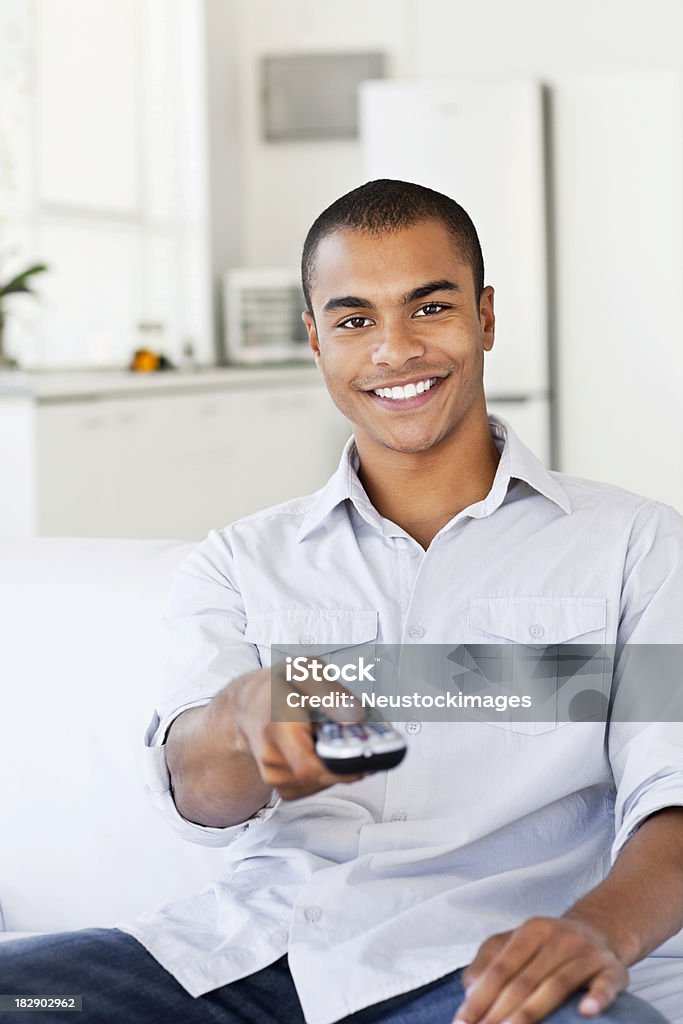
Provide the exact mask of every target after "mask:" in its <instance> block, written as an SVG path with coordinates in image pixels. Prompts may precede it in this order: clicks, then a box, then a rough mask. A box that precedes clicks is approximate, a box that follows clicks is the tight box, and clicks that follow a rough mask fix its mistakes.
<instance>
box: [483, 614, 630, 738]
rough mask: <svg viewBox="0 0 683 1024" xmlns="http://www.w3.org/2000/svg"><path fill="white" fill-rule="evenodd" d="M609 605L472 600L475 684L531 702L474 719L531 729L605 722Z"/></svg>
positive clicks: (609, 661)
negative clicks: (585, 722) (607, 618)
mask: <svg viewBox="0 0 683 1024" xmlns="http://www.w3.org/2000/svg"><path fill="white" fill-rule="evenodd" d="M606 610H607V609H606V600H605V598H600V597H595V598H589V597H569V596H568V597H545V596H538V597H534V596H529V597H493V598H477V599H476V600H473V601H471V602H470V606H469V615H468V639H469V644H468V651H469V653H470V654H471V656H472V659H473V661H474V662H475V664H476V671H475V673H474V674H473V676H472V688H473V689H476V688H477V686H478V687H479V691H480V692H488V693H490V694H491V695H495V696H498V697H499V698H501V697H502V696H505V695H507V696H508V697H512V696H514V697H515V698H517V699H518V700H519V701H521V699H522V698H527V699H529V698H530V699H531V702H532V706H531V708H529V709H526V708H525V707H524V705H523V703H522V704H521V706H520V707H518V708H517V709H515V710H510V709H508V710H505V711H501V712H497V711H496V710H488V711H487V712H486V714H485V716H484V715H483V714H482V712H479V713H478V714H477V715H476V717H477V718H478V720H480V721H485V723H486V724H487V725H492V726H495V727H497V728H501V729H507V730H509V731H510V732H514V733H525V734H527V735H530V736H532V735H537V734H539V733H544V732H548V731H550V730H552V729H556V728H557V727H558V726H560V725H564V724H566V723H568V722H572V721H604V720H605V715H606V709H607V701H608V699H609V690H610V684H611V666H612V659H611V656H610V652H609V649H608V648H607V647H606V643H605V640H606ZM500 645H505V646H504V647H503V648H501V646H500Z"/></svg>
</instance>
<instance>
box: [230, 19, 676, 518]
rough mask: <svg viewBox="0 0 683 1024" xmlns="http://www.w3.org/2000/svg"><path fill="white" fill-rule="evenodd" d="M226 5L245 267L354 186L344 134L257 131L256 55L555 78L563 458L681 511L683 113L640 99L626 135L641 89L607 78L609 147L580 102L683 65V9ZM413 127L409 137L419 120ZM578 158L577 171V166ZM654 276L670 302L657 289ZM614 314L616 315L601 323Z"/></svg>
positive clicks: (294, 240)
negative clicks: (348, 57) (309, 138)
mask: <svg viewBox="0 0 683 1024" xmlns="http://www.w3.org/2000/svg"><path fill="white" fill-rule="evenodd" d="M233 10H234V12H235V32H236V39H235V40H234V41H233V43H232V44H231V45H235V46H236V49H237V52H238V53H239V62H240V74H239V83H240V85H239V88H240V97H239V100H240V102H239V109H240V127H239V137H238V139H237V140H236V142H238V144H239V147H240V150H241V161H242V178H243V189H242V190H241V192H240V203H241V207H240V208H241V222H242V250H241V258H242V262H243V263H244V264H247V265H253V266H265V265H269V264H295V263H296V262H297V261H298V256H299V250H300V245H301V242H302V239H303V235H304V233H305V231H306V229H307V227H308V225H309V223H310V222H311V220H312V219H313V218H314V217H315V216H316V215H317V213H319V212H320V210H321V209H323V207H324V206H325V205H327V203H329V202H330V201H331V200H332V199H333V198H335V197H336V196H338V195H340V194H342V193H343V192H344V191H347V190H348V189H350V188H353V187H354V186H355V185H357V184H358V183H359V182H360V180H362V179H361V159H360V153H359V147H358V145H357V144H356V143H354V142H319V143H305V144H303V143H296V144H293V143H289V144H287V143H279V144H266V143H264V142H262V141H261V140H260V138H259V118H258V91H257V87H256V81H257V79H256V71H257V59H258V57H259V56H260V55H261V54H266V53H284V52H297V51H308V50H325V49H328V50H339V49H345V48H348V49H371V48H380V49H382V50H383V51H384V52H385V53H386V54H387V55H388V57H389V72H390V73H391V74H392V75H395V76H400V77H410V76H423V75H444V74H458V73H472V72H481V73H492V72H497V73H500V72H508V71H515V72H524V73H527V74H531V75H534V76H537V77H538V78H539V79H541V80H542V81H544V82H545V83H547V84H548V85H549V86H550V87H551V95H552V93H553V87H554V88H555V93H554V95H555V102H554V105H553V107H552V113H553V122H552V140H553V150H554V158H555V160H554V162H555V165H556V171H558V172H559V171H560V170H561V169H562V168H561V167H559V168H558V167H557V160H558V155H561V163H562V166H563V167H564V170H565V172H567V173H565V174H564V176H563V175H562V174H560V173H556V174H555V175H554V178H553V182H552V183H551V184H552V188H553V191H554V194H555V221H556V229H557V231H558V232H559V231H560V230H562V231H563V232H564V234H563V235H562V236H561V237H559V236H558V239H557V241H558V244H557V249H556V253H555V267H554V271H555V287H556V293H557V294H556V298H557V306H556V324H555V336H556V342H557V344H558V346H559V352H558V358H557V369H558V377H559V379H558V382H557V383H558V388H557V390H558V409H559V434H560V458H559V462H558V468H561V469H563V470H565V471H568V472H573V473H576V474H578V475H584V476H590V477H594V478H600V479H607V480H612V481H614V482H616V483H619V484H621V485H622V486H626V487H628V488H630V489H633V490H638V491H641V492H644V493H648V494H650V495H652V496H653V497H657V498H660V499H662V500H666V501H669V502H671V503H673V504H676V505H677V506H678V507H680V508H683V457H682V454H683V453H682V447H681V442H680V441H679V440H678V436H679V435H678V432H677V429H676V427H677V424H676V420H675V390H676V383H677V382H678V381H681V382H683V344H682V343H681V340H682V339H681V316H680V310H681V301H680V289H681V279H682V278H683V255H682V252H681V248H682V242H681V239H682V226H681V219H682V218H681V194H682V189H683V180H681V170H680V158H679V156H678V155H677V149H676V147H677V146H678V144H679V143H678V140H679V138H680V133H681V118H680V117H679V116H678V114H677V112H676V110H675V109H674V107H675V103H674V101H673V100H672V98H671V95H670V94H669V98H668V100H667V104H668V110H667V112H666V116H667V117H668V118H669V120H667V121H665V120H664V112H663V111H662V110H661V109H652V110H650V111H648V110H647V108H646V107H644V106H643V104H640V105H639V106H638V107H637V109H636V110H634V111H633V116H634V118H635V119H636V120H635V121H634V124H635V123H636V121H637V122H638V127H637V129H636V130H634V131H633V132H632V135H631V137H630V138H629V131H628V126H629V120H628V118H629V108H628V107H627V106H626V104H628V103H630V102H631V100H632V97H633V83H632V82H631V84H630V85H629V87H628V88H627V89H625V90H624V92H623V95H621V96H620V86H619V83H618V82H617V83H616V85H615V89H614V90H613V94H612V97H611V100H609V101H608V100H607V99H605V97H604V96H603V100H602V101H601V102H603V104H606V106H605V111H606V116H607V118H608V122H610V121H611V120H612V117H611V114H610V111H613V110H614V109H617V108H619V104H620V102H621V101H623V104H622V106H621V109H620V117H618V118H617V121H618V122H619V123H618V128H617V130H616V131H615V132H614V133H613V136H612V140H611V143H610V142H608V141H605V140H606V138H607V137H606V136H604V137H603V136H602V135H601V133H600V131H599V119H598V112H597V111H596V110H595V109H592V107H591V102H590V99H585V98H584V100H582V98H581V97H582V90H583V85H582V81H581V76H583V75H586V74H596V73H597V74H604V73H612V74H617V73H618V74H627V75H628V74H629V73H633V72H641V71H648V72H649V71H673V72H675V73H677V74H681V73H683V49H682V48H681V46H680V40H681V38H683V4H681V3H680V2H679V0H651V2H650V3H649V4H647V5H643V4H641V3H640V2H637V0H620V2H618V0H601V2H600V3H599V4H595V3H594V2H591V0H553V3H547V0H477V2H476V3H472V2H471V0H352V2H347V3H345V4H343V5H342V4H340V3H338V2H337V0H288V2H287V3H286V4H283V3H281V2H279V0H249V2H248V3H247V2H246V0H233ZM624 81H627V80H626V79H625V80H624ZM560 86H562V89H560V88H559V87H560ZM584 97H585V94H584ZM582 103H583V110H584V112H585V114H586V116H588V117H590V118H592V123H591V125H590V128H589V130H587V134H586V136H585V138H586V144H585V145H584V146H582V145H581V124H580V123H579V124H577V120H576V117H577V112H579V111H580V110H581V108H582ZM615 105H616V107H615ZM586 127H587V129H588V125H587V126H586ZM605 127H606V128H607V123H606V124H605ZM405 130H406V131H407V132H411V133H413V134H414V137H415V144H416V145H419V139H420V125H419V124H410V125H406V126H405ZM643 131H645V133H646V135H647V142H646V143H645V145H644V146H643V147H641V150H640V152H641V155H643V154H645V155H646V154H647V151H648V147H649V153H650V158H649V159H647V158H646V159H644V160H642V161H640V163H639V164H638V165H636V166H634V164H633V162H632V159H631V160H630V162H629V159H630V158H632V157H633V156H634V154H636V153H637V152H638V151H639V147H638V142H637V139H638V132H641V133H642V132H643ZM601 140H602V141H601ZM577 146H579V149H578V150H577ZM615 147H616V148H615ZM619 152H621V153H622V154H623V157H622V158H620V157H619V155H618V154H619ZM568 154H569V155H568ZM657 154H659V156H658V155H657ZM572 162H573V167H574V171H575V173H570V170H571V165H572ZM657 166H659V173H654V172H655V171H656V169H657ZM653 175H654V176H653ZM639 184H642V188H639V187H638V186H639ZM627 197H628V198H630V199H631V200H632V202H634V203H636V206H637V216H636V217H635V218H631V223H632V225H633V230H632V232H631V234H630V243H629V242H626V243H625V242H624V233H623V231H621V230H619V226H620V225H623V217H622V212H621V209H620V206H619V203H618V202H617V201H616V200H617V199H618V198H621V199H625V198H627ZM603 199H607V200H608V201H607V202H603ZM609 200H611V201H609ZM653 200H654V205H652V203H653ZM598 230H599V231H600V232H601V233H600V235H599V236H598V234H597V233H596V232H597V231H598ZM579 234H580V236H581V238H580V240H581V241H582V243H583V244H578V242H579ZM629 244H630V248H629ZM634 278H635V279H637V280H638V282H639V283H638V284H635V282H634ZM492 283H495V282H492ZM658 283H659V289H658ZM662 287H666V298H665V299H663V298H662V297H660V296H659V295H658V291H659V290H660V289H661V288H662ZM606 309H611V310H612V311H613V312H614V316H613V317H612V318H611V319H610V317H609V315H608V314H607V313H606ZM577 310H578V311H580V312H578V313H577ZM598 352H599V353H600V356H599V358H596V354H597V353H598ZM625 353H628V357H627V358H625ZM619 445H621V446H622V447H621V449H619V447H618V446H619Z"/></svg>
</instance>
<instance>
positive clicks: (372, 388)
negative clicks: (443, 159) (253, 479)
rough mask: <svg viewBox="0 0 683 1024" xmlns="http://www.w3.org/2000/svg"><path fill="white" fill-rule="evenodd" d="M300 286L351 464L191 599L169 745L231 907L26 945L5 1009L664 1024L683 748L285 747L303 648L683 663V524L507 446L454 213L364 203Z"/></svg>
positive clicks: (651, 738) (652, 739)
mask: <svg viewBox="0 0 683 1024" xmlns="http://www.w3.org/2000/svg"><path fill="white" fill-rule="evenodd" d="M302 271H303V284H304V291H305V295H306V301H307V306H308V308H307V310H306V312H305V313H304V321H305V323H306V327H307V330H308V334H309V339H310V345H311V349H312V351H313V353H314V356H315V359H316V363H317V365H318V367H319V369H320V370H321V372H322V374H323V376H324V378H325V382H326V385H327V387H328V389H329V392H330V394H331V396H332V398H333V400H334V401H335V403H336V404H337V406H338V407H339V408H340V410H341V411H342V412H343V413H344V414H345V415H346V416H347V417H348V418H349V420H350V421H351V424H352V426H353V438H352V439H350V441H349V443H348V444H347V446H346V448H345V450H344V453H343V455H342V459H341V463H340V467H339V470H338V471H337V472H336V473H335V475H334V476H333V477H332V478H331V480H330V481H329V482H328V484H327V485H326V486H325V487H323V488H322V489H321V490H320V491H318V492H317V493H316V494H314V495H312V496H308V497H305V498H301V499H297V500H294V501H289V502H286V503H284V504H282V505H280V506H276V507H275V508H272V509H268V510H266V511H264V512H260V513H257V514H255V515H252V516H248V517H246V518H245V519H243V520H240V521H239V522H237V523H233V524H232V525H231V526H229V527H227V528H226V529H224V530H221V531H220V532H212V533H211V534H210V535H209V537H208V539H207V540H206V541H205V542H204V543H203V544H201V545H200V546H199V547H198V548H197V549H196V550H195V551H194V552H193V553H192V554H191V555H190V556H189V558H187V559H186V561H185V562H184V563H183V565H182V566H181V567H180V569H179V570H178V572H177V574H176V578H175V582H174V587H173V591H172V593H171V596H170V599H169V604H168V610H167V621H168V624H169V627H170V631H171V642H172V650H171V659H170V665H169V672H168V679H167V685H166V689H165V692H164V696H163V700H162V703H161V706H160V708H159V710H158V713H157V714H155V716H154V719H153V722H152V725H151V727H150V730H149V733H148V737H147V741H148V744H149V750H148V756H149V764H150V769H151V770H150V791H151V793H152V797H153V799H154V801H155V802H156V804H157V805H158V807H159V809H160V810H161V811H162V812H163V813H165V814H166V815H167V816H168V818H169V821H170V822H171V824H172V825H173V827H174V828H175V830H176V831H177V832H178V834H180V835H182V836H184V837H185V838H187V839H189V840H191V841H195V842H199V843H204V844H206V845H212V846H225V847H226V852H225V858H226V860H225V864H226V867H225V872H224V875H223V876H222V877H221V878H220V879H219V880H218V881H216V882H215V883H213V884H212V885H211V886H209V887H208V888H207V889H205V890H204V891H203V892H202V893H201V894H199V895H198V896H196V897H193V898H189V899H185V900H180V901H175V902H173V903H171V904H168V905H164V906H162V907H158V908H155V909H153V910H151V911H150V912H149V913H147V914H143V915H141V916H140V917H139V918H137V919H136V920H135V921H127V922H120V923H119V927H118V929H108V930H107V929H104V930H85V931H83V932H76V933H70V934H67V935H63V936H56V937H47V938H38V939H32V940H21V941H18V942H14V943H9V944H7V947H5V949H2V948H0V982H1V984H2V985H4V988H3V989H2V990H3V991H18V990H19V989H21V990H23V991H27V990H29V989H31V988H33V989H35V986H36V984H37V982H36V978H40V979H41V985H40V987H41V990H42V991H46V990H47V989H46V987H45V986H46V984H47V986H48V987H50V983H51V984H56V985H58V987H59V989H61V990H62V991H63V990H64V987H65V986H67V987H69V988H71V990H72V991H73V990H75V987H77V986H78V985H81V988H80V989H79V991H81V990H83V986H86V977H85V975H86V974H88V973H89V975H90V978H91V979H93V980H91V981H90V982H88V983H87V984H88V985H89V988H86V991H91V992H93V995H92V996H91V997H90V1004H89V1005H90V1006H91V1007H92V1011H91V1016H90V1017H89V1018H88V1019H92V1020H103V1021H104V1020H107V1021H109V1020H114V1019H116V1020H119V1019H120V1018H121V1016H122V1015H123V1014H124V1013H125V1015H126V1017H127V1018H128V1019H129V1020H131V1021H138V1020H139V1021H148V1020H152V1019H155V1020H156V1019H164V1020H165V1021H169V1020H178V1021H180V1020H182V1021H183V1022H185V1021H194V1020H211V1021H214V1020H215V1021H220V1022H225V1024H232V1022H234V1021H253V1022H275V1021H278V1022H296V1021H303V1020H305V1021H307V1022H308V1024H332V1022H333V1021H341V1020H346V1019H347V1018H348V1019H349V1020H353V1021H354V1022H356V1024H369V1022H371V1021H373V1022H378V1024H379V1022H383V1024H398V1022H405V1024H422V1022H425V1024H426V1022H427V1021H429V1022H430V1024H433V1022H441V1021H443V1022H444V1024H450V1022H451V1021H452V1020H453V1019H457V1020H458V1021H464V1022H467V1024H503V1022H505V1024H535V1022H537V1021H541V1020H545V1021H552V1022H553V1024H559V1022H563V1024H569V1022H577V1021H580V1020H585V1019H589V1018H591V1017H595V1016H596V1015H598V1016H599V1019H600V1020H601V1021H610V1022H617V1021H619V1022H622V1021H629V1022H641V1024H644V1022H655V1021H659V1022H661V1021H662V1020H663V1019H664V1018H663V1017H662V1016H661V1015H660V1014H659V1013H658V1012H657V1011H656V1010H655V1009H654V1008H653V1007H651V1006H650V1005H648V1004H647V1003H646V1002H645V1001H643V1000H640V999H638V998H636V997H634V996H633V995H631V994H628V993H626V992H625V989H626V987H627V985H628V981H629V975H628V968H629V967H630V966H631V965H633V964H636V963H637V962H638V961H641V960H643V958H644V957H646V956H647V954H648V953H649V952H651V951H652V950H653V949H655V948H656V947H658V946H659V945H660V944H661V943H663V942H664V941H665V940H666V939H667V938H668V937H669V936H672V935H674V934H675V933H676V932H677V931H678V930H679V929H681V928H682V927H683V885H682V884H681V879H682V874H683V867H682V865H683V744H682V743H681V737H680V727H679V726H678V725H676V724H669V725H667V724H665V723H663V722H654V721H653V722H651V723H648V722H642V721H641V722H631V721H627V720H623V721H615V720H613V721H612V722H611V723H610V725H609V727H607V726H606V724H605V722H604V721H603V722H600V721H579V722H569V721H566V722H564V721H562V719H561V717H560V716H559V715H554V716H551V717H550V720H548V721H545V722H541V723H539V722H537V721H530V722H524V721H519V720H513V719H509V720H498V721H494V720H485V721H476V722H475V721H470V722H460V723H454V722H438V721H430V722H423V721H420V720H419V718H418V717H417V716H416V717H415V719H413V720H411V721H409V722H407V723H406V724H405V725H398V728H399V729H404V730H405V732H406V738H407V741H408V748H409V749H408V755H407V757H406V759H405V761H404V762H403V763H402V764H401V765H400V766H399V767H397V768H395V769H393V770H392V771H390V772H377V773H374V774H371V775H366V776H365V777H362V778H359V777H357V776H356V777H352V778H342V777H340V776H338V775H334V774H331V773H330V772H329V771H328V770H326V769H325V768H324V767H323V765H322V764H321V762H320V760H319V759H318V758H317V756H316V754H315V748H314V734H313V728H312V726H311V724H310V723H309V722H308V721H307V720H300V721H272V720H271V685H272V686H273V687H274V690H273V693H274V694H275V695H278V694H279V693H281V692H282V690H283V689H284V688H286V687H287V683H286V681H285V679H284V677H283V675H282V673H281V670H278V671H277V672H273V680H272V684H271V671H270V667H269V666H270V661H271V652H272V651H273V650H274V649H276V648H277V646H278V644H283V643H291V644H299V643H303V644H315V645H318V646H317V647H316V650H317V651H318V652H319V650H320V647H322V648H323V649H326V650H327V651H330V652H331V651H333V650H335V649H339V648H344V649H345V650H347V652H348V651H350V652H353V651H354V650H364V651H367V650H368V649H369V648H372V647H373V646H374V645H375V644H378V643H381V644H397V645H398V644H409V645H414V644H420V643H424V644H477V643H484V644H485V643H491V642H496V643H497V642H499V641H501V640H502V641H504V642H505V641H507V642H513V643H517V644H519V643H521V644H530V643H531V644H538V643H539V642H540V641H543V643H546V644H551V645H554V644H562V643H565V642H569V643H582V642H584V641H585V642H588V643H590V644H604V645H610V644H615V645H616V646H617V648H618V650H619V651H623V650H624V648H625V645H626V644H627V643H628V644H654V643H671V644H673V643H678V642H680V641H681V640H682V639H683V627H682V625H681V616H680V608H681V606H682V602H683V521H682V520H681V518H680V516H678V514H677V513H676V512H674V510H673V509H671V508H669V507H667V506H665V505H662V504H660V503H658V502H656V501H650V500H648V499H645V498H642V497H639V496H638V495H634V494H630V493H628V492H625V491H622V490H621V489H619V488H616V487H612V486H609V485H607V484H600V483H594V482H591V481H584V480H577V479H574V478H571V477H568V476H565V475H563V474H559V473H551V472H548V471H546V470H545V469H544V468H543V467H542V466H541V464H540V463H539V462H538V461H537V460H536V459H535V458H534V456H533V455H532V454H531V452H529V451H528V449H526V448H525V447H524V446H523V445H522V443H521V442H520V441H519V439H518V438H517V437H516V436H515V434H514V432H513V431H512V430H511V429H510V428H509V427H508V426H507V424H505V423H504V421H502V420H500V419H498V418H496V417H487V411H486V403H485V396H484V391H483V383H482V380H483V363H484V353H485V352H488V351H490V350H491V348H492V346H493V341H494V309H493V289H492V288H491V287H484V268H483V261H482V257H481V251H480V248H479V242H478V239H477V235H476V231H475V229H474V226H473V225H472V223H471V221H470V219H469V217H468V216H467V214H466V213H465V211H464V210H462V208H461V207H459V206H458V205H457V204H456V203H454V202H453V201H452V200H450V199H448V198H447V197H445V196H442V195H440V194H439V193H435V192H432V191H431V190H429V189H425V188H422V187H420V186H417V185H412V184H408V183H404V182H395V181H379V182H370V183H368V184H366V185H364V186H362V187H361V188H359V189H356V190H355V191H353V192H351V193H349V194H348V195H346V196H344V197H342V198H341V199H340V200H338V201H337V202H336V203H334V204H333V205H332V206H331V207H330V208H329V209H328V210H326V211H325V212H324V213H323V214H321V216H320V217H319V218H318V220H317V221H316V222H315V223H314V225H313V227H312V228H311V230H310V232H309V235H308V237H307V240H306V243H305V246H304V254H303V261H302ZM311 429H315V424H311ZM300 457H302V458H305V452H302V453H300ZM275 660H276V659H275ZM316 685H317V690H316V692H318V693H321V692H323V689H322V687H321V684H316ZM331 688H334V687H332V686H331ZM304 689H305V687H304ZM331 713H332V714H335V712H331ZM356 713H357V711H356ZM610 860H611V861H612V862H613V864H612V867H611V869H610ZM12 947H13V948H12ZM143 947H145V948H143ZM150 953H151V954H152V956H150V955H149V954H150ZM285 954H286V955H285ZM12 971H14V974H13V975H12V974H11V972H12ZM79 972H80V973H79ZM10 976H12V977H13V978H14V979H15V980H14V982H13V984H12V987H11V988H9V989H8V987H7V986H8V985H9V984H10V982H9V980H8V979H9V977H10ZM47 979H49V983H48V980H47ZM81 979H82V982H81ZM60 982H61V984H60ZM27 986H28V988H27ZM680 991H681V992H683V984H682V985H681V986H680ZM95 992H96V993H97V994H94V993H95ZM92 1013H94V1014H95V1015H94V1016H92ZM10 1019H11V1018H10Z"/></svg>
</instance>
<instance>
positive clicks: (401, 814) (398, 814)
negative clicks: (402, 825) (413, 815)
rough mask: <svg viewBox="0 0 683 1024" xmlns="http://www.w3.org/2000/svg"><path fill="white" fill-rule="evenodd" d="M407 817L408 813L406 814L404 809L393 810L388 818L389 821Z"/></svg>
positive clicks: (402, 819)
mask: <svg viewBox="0 0 683 1024" xmlns="http://www.w3.org/2000/svg"><path fill="white" fill-rule="evenodd" d="M407 817H408V815H407V814H406V812H405V811H394V813H393V814H392V815H391V817H390V818H389V821H405V820H406V818H407Z"/></svg>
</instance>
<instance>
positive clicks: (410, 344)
mask: <svg viewBox="0 0 683 1024" xmlns="http://www.w3.org/2000/svg"><path fill="white" fill-rule="evenodd" d="M424 353H425V345H424V342H423V341H421V340H420V338H419V337H416V334H415V333H413V332H412V331H411V330H410V328H409V326H408V325H407V324H404V323H388V324H386V325H385V326H384V328H383V329H382V333H381V335H380V337H379V338H377V343H376V345H375V347H374V349H373V352H372V362H373V364H374V365H375V366H389V367H391V368H392V369H395V368H397V367H399V366H403V364H404V363H407V362H408V360H409V359H414V358H416V357H418V356H423V355H424Z"/></svg>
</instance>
